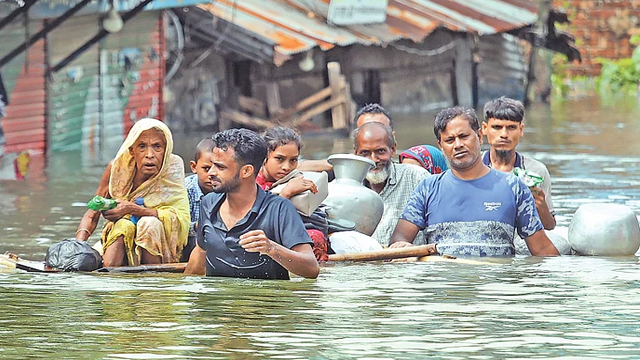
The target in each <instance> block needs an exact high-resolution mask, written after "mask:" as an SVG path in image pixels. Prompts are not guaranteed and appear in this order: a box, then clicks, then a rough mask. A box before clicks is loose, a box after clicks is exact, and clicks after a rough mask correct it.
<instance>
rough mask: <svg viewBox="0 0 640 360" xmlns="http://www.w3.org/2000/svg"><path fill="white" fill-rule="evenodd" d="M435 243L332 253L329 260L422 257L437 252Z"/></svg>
mask: <svg viewBox="0 0 640 360" xmlns="http://www.w3.org/2000/svg"><path fill="white" fill-rule="evenodd" d="M436 253H437V251H436V247H435V246H434V245H420V246H409V247H403V248H387V249H382V250H376V251H363V252H355V253H345V254H331V255H329V261H374V260H390V259H402V258H408V257H422V256H427V255H432V254H436Z"/></svg>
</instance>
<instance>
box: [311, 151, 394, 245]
mask: <svg viewBox="0 0 640 360" xmlns="http://www.w3.org/2000/svg"><path fill="white" fill-rule="evenodd" d="M328 161H329V163H330V164H331V165H333V172H334V173H335V175H336V178H335V180H333V181H332V182H330V183H329V196H327V198H326V199H325V200H324V201H323V204H325V205H327V206H329V208H328V209H327V215H328V217H329V218H331V219H345V220H349V221H353V222H354V223H355V224H356V231H359V232H361V233H363V234H366V235H369V236H370V235H371V234H373V232H374V231H375V230H376V227H377V226H378V223H379V222H380V219H381V218H382V213H383V212H384V203H383V202H382V198H381V197H380V195H378V193H376V192H375V191H373V190H371V189H369V188H367V187H366V186H364V185H363V184H362V181H363V180H364V177H365V176H366V175H367V172H368V171H369V169H370V168H371V167H373V166H375V163H374V162H373V161H371V160H369V159H367V158H364V157H362V156H357V155H352V154H334V155H331V156H329V159H328Z"/></svg>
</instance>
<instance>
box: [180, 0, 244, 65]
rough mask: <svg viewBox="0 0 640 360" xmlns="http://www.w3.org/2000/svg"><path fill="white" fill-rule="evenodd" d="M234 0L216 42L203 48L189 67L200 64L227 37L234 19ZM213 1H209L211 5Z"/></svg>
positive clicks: (235, 7) (235, 8)
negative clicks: (205, 48)
mask: <svg viewBox="0 0 640 360" xmlns="http://www.w3.org/2000/svg"><path fill="white" fill-rule="evenodd" d="M236 1H237V0H233V5H232V7H231V21H228V22H227V26H225V28H224V30H223V31H222V34H220V37H218V40H216V42H215V43H214V44H213V45H211V46H209V48H208V49H207V50H205V51H204V52H203V53H202V54H200V56H198V58H197V59H195V60H193V62H191V64H189V67H190V68H194V67H196V66H198V64H200V63H201V62H203V61H204V60H205V59H206V58H208V57H209V55H211V53H212V52H213V51H214V50H217V49H218V46H220V44H221V43H222V42H223V41H224V40H225V38H226V37H227V33H228V32H229V29H230V28H231V25H232V24H233V23H234V22H235V20H236V10H237V4H236ZM213 3H214V1H212V2H211V4H212V5H213ZM215 19H216V18H214V20H215Z"/></svg>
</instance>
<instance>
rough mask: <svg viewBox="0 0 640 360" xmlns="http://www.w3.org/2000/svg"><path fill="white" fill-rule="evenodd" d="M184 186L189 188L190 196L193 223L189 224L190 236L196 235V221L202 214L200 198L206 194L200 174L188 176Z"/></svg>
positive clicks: (188, 193) (190, 213) (190, 211)
mask: <svg viewBox="0 0 640 360" xmlns="http://www.w3.org/2000/svg"><path fill="white" fill-rule="evenodd" d="M184 186H185V188H186V189H187V196H188V198H189V215H191V225H189V236H195V235H196V229H195V226H194V225H195V223H196V222H197V221H198V217H199V216H200V199H202V197H203V196H204V193H203V192H202V189H201V188H200V184H199V183H198V174H193V175H189V176H187V178H186V179H184Z"/></svg>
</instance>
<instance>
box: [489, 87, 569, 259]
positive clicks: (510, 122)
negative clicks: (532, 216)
mask: <svg viewBox="0 0 640 360" xmlns="http://www.w3.org/2000/svg"><path fill="white" fill-rule="evenodd" d="M524 119H525V110H524V105H523V104H522V103H521V102H520V101H518V100H514V99H510V98H506V97H504V96H503V97H500V98H498V99H495V100H492V101H490V102H488V103H486V104H485V106H484V121H483V122H482V133H483V134H484V135H485V136H486V137H487V142H488V143H489V145H491V148H490V149H489V151H487V152H485V153H484V154H483V156H482V161H483V162H484V164H485V165H487V166H489V167H491V168H494V169H496V170H499V171H502V172H508V173H513V172H514V169H515V168H521V169H523V170H529V171H532V172H534V173H536V174H538V175H540V176H541V177H542V178H543V179H544V181H543V183H542V185H540V186H539V187H532V188H530V190H531V193H532V195H533V198H534V199H535V202H536V209H537V210H538V215H539V216H540V220H541V221H542V225H543V226H544V229H545V230H553V229H554V228H555V227H556V218H555V211H554V209H553V201H552V199H551V175H549V170H547V167H546V166H545V165H544V164H543V163H541V162H540V161H538V160H536V159H534V158H531V157H528V156H526V157H525V156H524V155H522V154H520V153H518V152H517V151H516V146H518V143H519V142H520V138H521V137H522V136H523V135H524V132H523V130H524ZM551 240H552V241H553V242H554V245H555V246H556V248H558V250H559V251H561V253H563V252H566V251H563V250H562V249H563V248H565V247H566V246H562V245H561V244H558V243H556V242H555V240H556V239H555V238H554V237H552V238H551ZM515 245H516V249H517V250H518V253H522V254H524V255H528V251H527V250H526V246H524V241H523V240H521V239H519V238H517V239H516V241H515Z"/></svg>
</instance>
